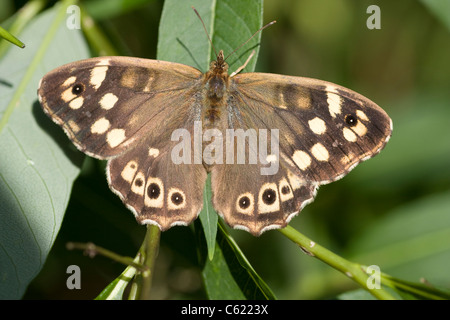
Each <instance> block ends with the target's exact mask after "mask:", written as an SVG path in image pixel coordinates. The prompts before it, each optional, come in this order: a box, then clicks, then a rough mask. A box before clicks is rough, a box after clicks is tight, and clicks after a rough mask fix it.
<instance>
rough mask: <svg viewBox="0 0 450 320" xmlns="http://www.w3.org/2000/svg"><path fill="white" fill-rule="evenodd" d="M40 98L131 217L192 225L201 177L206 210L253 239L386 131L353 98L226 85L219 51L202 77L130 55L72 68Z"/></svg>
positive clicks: (54, 78)
mask: <svg viewBox="0 0 450 320" xmlns="http://www.w3.org/2000/svg"><path fill="white" fill-rule="evenodd" d="M38 95H39V101H40V103H41V105H42V106H43V109H44V111H45V113H46V114H48V115H49V116H50V118H51V119H52V120H53V121H54V122H56V123H57V124H59V125H60V126H61V127H62V128H63V129H64V131H65V132H66V133H67V135H68V136H69V138H70V139H71V140H72V142H73V143H74V144H75V145H76V146H77V148H78V149H80V150H81V151H82V152H84V153H86V154H87V155H89V156H92V157H95V158H98V159H108V164H107V179H108V183H109V186H110V188H111V190H112V191H113V192H115V193H116V194H117V195H119V197H120V198H121V199H122V201H123V202H124V203H125V204H126V206H127V207H128V208H129V209H130V210H131V211H132V212H133V213H134V215H135V216H136V219H137V220H138V221H139V222H140V223H142V224H156V225H157V226H159V228H160V229H161V230H167V229H169V228H170V227H172V226H174V225H187V224H189V223H191V222H192V221H193V220H194V219H195V218H196V217H197V216H198V214H199V213H200V211H201V209H202V206H203V189H204V186H205V181H206V178H207V174H208V173H211V188H212V194H213V195H212V203H213V206H214V208H215V209H216V210H217V212H218V213H219V214H220V215H221V216H222V217H223V218H224V220H225V221H226V222H227V223H228V224H229V225H230V226H232V227H234V228H239V229H244V230H246V231H248V232H250V233H252V234H253V235H260V234H261V233H262V232H264V231H266V230H269V229H274V228H282V227H285V226H286V225H287V224H288V222H289V221H290V220H291V218H292V217H293V216H295V215H296V214H297V213H298V212H299V211H300V210H301V209H302V208H303V207H304V206H305V205H306V204H308V203H310V202H311V201H312V200H313V199H314V196H315V194H316V191H317V188H318V187H319V186H320V185H322V184H326V183H330V182H332V181H335V180H337V179H340V178H342V177H343V176H344V175H346V174H347V173H348V172H349V171H350V170H351V169H352V168H354V167H355V166H356V165H357V164H358V163H360V162H361V161H364V160H367V159H369V158H371V157H373V156H374V155H375V154H377V153H378V152H379V151H380V150H381V149H382V148H383V147H384V145H385V144H386V142H387V141H388V140H389V137H390V134H391V131H392V121H391V119H390V118H389V116H388V115H387V114H386V113H385V112H384V111H383V110H382V109H381V108H380V107H379V106H377V105H376V104H375V103H373V102H372V101H370V100H369V99H367V98H365V97H363V96H362V95H360V94H358V93H356V92H353V91H351V90H349V89H346V88H343V87H341V86H338V85H336V84H332V83H329V82H325V81H322V80H315V79H309V78H300V77H292V76H284V75H276V74H267V73H241V74H233V75H231V76H230V75H229V74H228V65H227V63H226V62H225V59H224V55H223V52H222V51H220V53H219V54H218V56H217V60H216V61H213V62H211V64H210V69H209V71H207V72H206V73H202V72H201V71H199V70H197V69H195V68H193V67H190V66H186V65H182V64H178V63H172V62H165V61H158V60H146V59H139V58H131V57H100V58H92V59H87V60H82V61H77V62H73V63H69V64H67V65H64V66H61V67H59V68H57V69H55V70H53V71H51V72H49V73H48V74H46V75H45V76H44V77H43V79H42V80H41V82H40V84H39V90H38ZM267 150H270V152H268V151H267ZM264 169H267V170H266V171H264ZM268 169H273V170H268Z"/></svg>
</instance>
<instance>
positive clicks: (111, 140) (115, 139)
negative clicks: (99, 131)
mask: <svg viewBox="0 0 450 320" xmlns="http://www.w3.org/2000/svg"><path fill="white" fill-rule="evenodd" d="M124 140H125V130H124V129H112V130H111V131H109V132H108V133H107V134H106V142H108V144H109V146H110V147H111V148H115V147H117V146H118V145H119V144H121V143H122V142H123V141H124Z"/></svg>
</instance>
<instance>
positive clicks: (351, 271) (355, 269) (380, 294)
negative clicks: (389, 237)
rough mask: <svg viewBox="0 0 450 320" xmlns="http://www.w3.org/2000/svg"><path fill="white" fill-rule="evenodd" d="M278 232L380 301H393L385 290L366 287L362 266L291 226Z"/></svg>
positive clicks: (365, 277)
mask: <svg viewBox="0 0 450 320" xmlns="http://www.w3.org/2000/svg"><path fill="white" fill-rule="evenodd" d="M279 231H280V232H281V233H282V234H283V235H284V236H286V237H287V238H288V239H289V240H291V241H293V242H294V243H296V244H298V245H299V246H300V248H302V250H304V251H305V252H306V253H308V254H309V255H311V256H313V257H316V258H317V259H319V260H321V261H323V262H325V263H326V264H328V265H329V266H331V267H333V268H334V269H336V270H338V271H340V272H342V273H343V274H345V275H346V276H347V277H349V278H350V279H352V280H353V281H355V282H356V283H358V284H359V285H360V286H361V287H362V288H364V289H365V290H367V291H368V292H369V293H370V294H372V295H373V296H374V297H376V298H377V299H380V300H393V299H394V297H392V295H391V294H389V293H388V292H387V291H386V290H384V289H382V288H380V289H369V288H368V286H367V280H368V279H369V276H368V275H367V274H366V273H365V272H364V269H363V266H362V265H360V264H358V263H354V262H350V261H348V260H346V259H344V258H342V257H340V256H338V255H337V254H335V253H333V252H331V251H329V250H328V249H326V248H324V247H322V246H320V245H319V244H317V243H315V242H314V241H312V240H311V239H309V238H308V237H306V236H304V235H303V234H301V233H300V232H298V231H297V230H295V229H294V228H292V227H291V226H287V227H286V228H284V229H279Z"/></svg>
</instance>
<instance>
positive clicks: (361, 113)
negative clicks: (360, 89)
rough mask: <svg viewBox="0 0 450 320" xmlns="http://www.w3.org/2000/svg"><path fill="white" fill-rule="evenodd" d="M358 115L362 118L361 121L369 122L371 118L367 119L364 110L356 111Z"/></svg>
mask: <svg viewBox="0 0 450 320" xmlns="http://www.w3.org/2000/svg"><path fill="white" fill-rule="evenodd" d="M356 115H357V116H358V118H360V119H361V120H364V121H369V118H368V117H367V115H366V114H365V113H364V112H363V111H362V110H356Z"/></svg>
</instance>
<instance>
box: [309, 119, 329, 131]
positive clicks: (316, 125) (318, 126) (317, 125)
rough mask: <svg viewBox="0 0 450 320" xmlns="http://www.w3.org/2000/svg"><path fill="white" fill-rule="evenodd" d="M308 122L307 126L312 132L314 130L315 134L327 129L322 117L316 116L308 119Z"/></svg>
mask: <svg viewBox="0 0 450 320" xmlns="http://www.w3.org/2000/svg"><path fill="white" fill-rule="evenodd" d="M308 124H309V128H310V129H311V131H312V132H314V133H315V134H324V133H325V131H327V126H326V124H325V121H323V120H322V119H320V118H318V117H316V118H314V119H312V120H309V121H308Z"/></svg>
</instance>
